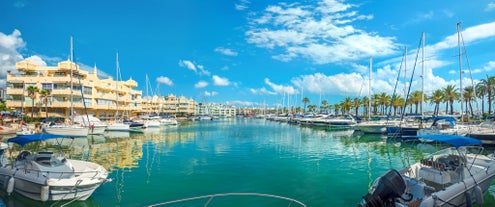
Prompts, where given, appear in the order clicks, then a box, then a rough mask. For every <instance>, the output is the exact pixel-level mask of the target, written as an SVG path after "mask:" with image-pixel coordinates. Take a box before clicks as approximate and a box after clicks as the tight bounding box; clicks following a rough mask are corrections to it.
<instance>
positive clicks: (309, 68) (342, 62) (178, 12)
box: [0, 0, 495, 106]
mask: <svg viewBox="0 0 495 207" xmlns="http://www.w3.org/2000/svg"><path fill="white" fill-rule="evenodd" d="M0 19H1V21H0V86H1V87H4V86H5V74H6V71H7V70H14V69H15V67H14V65H15V62H17V61H20V60H23V59H26V58H28V59H30V60H32V61H35V62H37V63H39V64H42V65H49V66H53V65H55V64H56V63H57V62H59V61H62V60H66V59H67V58H68V56H69V39H70V36H71V35H72V36H73V38H74V51H75V58H76V59H75V60H76V62H77V63H79V64H81V65H82V66H83V68H84V69H86V70H89V71H92V68H93V67H94V66H95V65H96V67H97V68H98V70H99V74H101V75H102V78H104V77H105V76H113V77H114V78H115V73H116V66H115V65H116V64H115V56H116V53H117V52H118V54H119V65H120V69H121V73H122V78H123V79H124V80H127V79H129V78H131V77H132V79H134V80H136V81H138V83H139V86H138V90H142V91H143V94H144V95H146V94H145V93H146V82H145V80H146V75H148V76H149V79H150V85H151V87H150V89H149V90H148V93H149V94H151V93H152V92H153V94H158V95H168V94H175V95H178V96H182V95H183V96H185V97H188V98H193V99H195V100H197V101H207V102H216V103H230V104H236V105H237V106H260V105H263V104H264V103H266V104H267V105H269V106H275V105H276V104H284V105H295V106H301V105H302V104H301V99H302V97H308V98H309V99H310V104H319V103H321V100H323V99H326V100H328V102H329V103H331V104H333V103H338V102H340V101H341V100H343V99H344V98H345V97H351V98H354V97H362V96H366V95H367V93H368V77H369V62H370V61H369V59H370V58H369V57H370V56H372V57H373V67H372V69H373V74H372V84H371V85H372V92H373V93H381V92H386V93H389V94H392V93H393V91H394V86H395V84H396V80H397V73H398V71H399V69H400V64H401V61H402V57H403V53H404V47H407V51H408V56H407V70H406V76H407V81H404V78H400V79H399V83H398V85H399V88H401V89H400V92H399V93H402V88H403V87H404V82H406V84H410V83H409V80H410V79H411V71H412V70H413V66H414V63H415V57H416V52H417V49H418V44H419V42H420V38H421V33H422V32H425V47H424V48H425V50H424V51H425V58H424V59H425V61H424V62H425V66H424V68H425V73H424V75H423V77H424V88H425V92H426V93H431V91H433V90H435V89H438V88H442V87H445V86H446V85H448V84H456V86H459V82H460V81H459V79H460V76H459V71H460V69H459V58H458V57H459V56H458V48H457V46H458V44H457V27H456V24H457V23H458V22H461V23H462V24H461V29H462V32H461V33H462V37H463V42H464V45H465V48H466V51H467V54H468V55H467V57H468V58H469V63H470V67H468V66H467V65H466V62H467V61H466V59H465V56H463V57H464V58H463V70H464V71H465V73H464V75H463V85H464V86H466V85H470V84H471V78H470V77H469V76H468V75H469V71H470V72H471V73H472V76H473V81H474V82H475V83H476V81H478V80H479V79H481V78H486V76H487V75H489V76H493V75H495V72H494V71H495V70H494V68H495V1H493V0H488V1H486V0H478V1H464V0H438V1H423V0H420V1H400V3H399V2H397V1H392V0H368V1H345V0H302V1H301V0H299V1H275V0H267V1H259V0H258V1H254V0H211V1H204V0H180V1H172V0H169V1H167V0H143V1H131V0H122V1H96V0H86V1H75V0H47V1H35V0H32V1H30V0H3V1H2V2H1V3H0ZM419 58H420V59H422V58H421V55H420V57H419ZM416 64H417V66H416V70H415V76H413V77H412V80H413V81H412V89H413V90H414V89H420V86H421V78H420V75H421V73H422V71H421V62H417V63H416ZM402 68H404V67H402ZM468 69H470V70H468ZM403 73H404V71H403V70H402V72H401V74H403Z"/></svg>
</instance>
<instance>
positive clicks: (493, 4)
mask: <svg viewBox="0 0 495 207" xmlns="http://www.w3.org/2000/svg"><path fill="white" fill-rule="evenodd" d="M494 10H495V2H489V3H488V4H487V5H486V8H485V11H494Z"/></svg>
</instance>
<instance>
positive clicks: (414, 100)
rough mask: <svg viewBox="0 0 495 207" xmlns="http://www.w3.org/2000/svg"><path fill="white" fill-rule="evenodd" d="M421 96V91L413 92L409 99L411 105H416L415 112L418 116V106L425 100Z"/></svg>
mask: <svg viewBox="0 0 495 207" xmlns="http://www.w3.org/2000/svg"><path fill="white" fill-rule="evenodd" d="M421 94H423V93H421V91H413V92H412V93H411V94H410V96H409V99H410V100H411V104H414V106H415V110H414V113H415V114H418V106H419V104H420V103H421V101H422V100H423V99H422V98H421Z"/></svg>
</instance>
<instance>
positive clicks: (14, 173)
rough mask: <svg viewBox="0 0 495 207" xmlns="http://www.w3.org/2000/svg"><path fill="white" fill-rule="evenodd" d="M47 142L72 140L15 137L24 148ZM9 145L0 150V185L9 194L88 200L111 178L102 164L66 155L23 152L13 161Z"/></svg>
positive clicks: (42, 136) (40, 197)
mask: <svg viewBox="0 0 495 207" xmlns="http://www.w3.org/2000/svg"><path fill="white" fill-rule="evenodd" d="M46 139H68V138H64V136H60V135H51V134H33V135H22V136H17V137H14V138H11V139H9V140H8V142H12V143H17V144H19V145H21V146H22V145H24V144H27V143H30V142H35V141H43V140H46ZM7 146H8V145H6V144H5V143H2V146H1V147H0V162H1V166H0V183H2V184H3V186H5V188H4V189H6V192H7V194H8V195H11V194H12V193H13V192H15V193H18V194H21V195H23V196H25V197H28V198H30V199H33V200H39V201H58V200H86V199H87V198H89V197H90V196H91V194H92V193H93V192H94V191H95V190H96V189H97V188H98V187H99V186H100V185H101V184H103V183H105V182H107V181H109V180H108V179H107V176H108V172H107V170H106V169H105V168H103V167H102V166H100V165H99V164H96V163H92V162H86V161H81V160H73V159H67V158H66V157H65V156H64V154H63V153H62V152H29V151H22V152H19V154H18V155H17V157H16V159H13V160H14V161H13V162H9V160H8V159H7V155H6V154H7V153H6V152H5V150H6V149H8V148H7Z"/></svg>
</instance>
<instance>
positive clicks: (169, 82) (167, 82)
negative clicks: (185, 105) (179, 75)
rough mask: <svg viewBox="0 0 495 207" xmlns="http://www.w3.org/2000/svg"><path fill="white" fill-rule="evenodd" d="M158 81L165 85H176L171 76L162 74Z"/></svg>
mask: <svg viewBox="0 0 495 207" xmlns="http://www.w3.org/2000/svg"><path fill="white" fill-rule="evenodd" d="M156 81H157V82H158V83H162V84H165V85H168V86H173V85H174V82H172V80H170V78H168V77H165V76H160V77H158V78H156Z"/></svg>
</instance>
